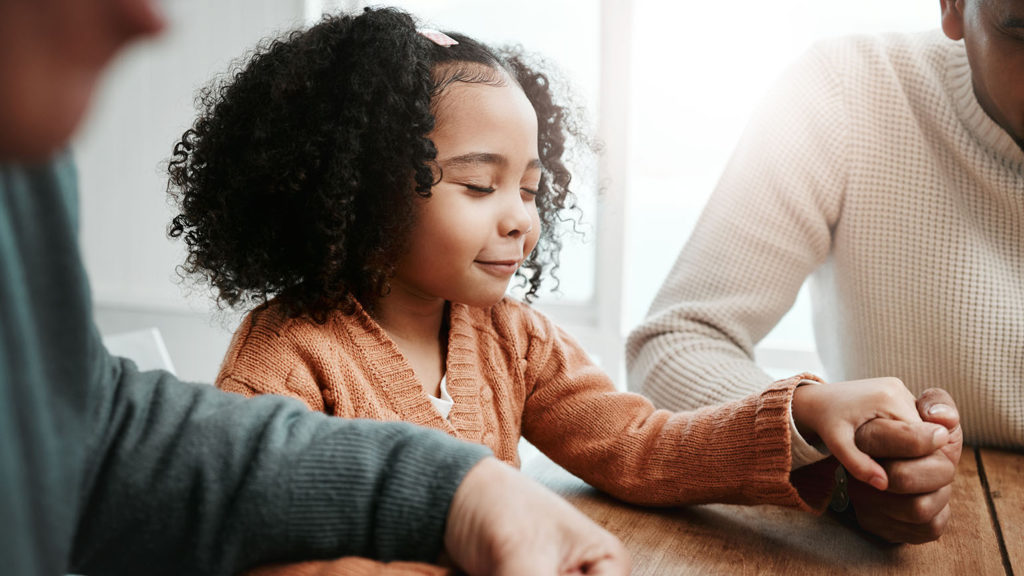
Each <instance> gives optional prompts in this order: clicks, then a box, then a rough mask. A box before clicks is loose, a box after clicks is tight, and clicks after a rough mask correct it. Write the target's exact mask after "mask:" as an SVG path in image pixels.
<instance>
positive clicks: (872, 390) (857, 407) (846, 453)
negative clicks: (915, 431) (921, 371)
mask: <svg viewBox="0 0 1024 576" xmlns="http://www.w3.org/2000/svg"><path fill="white" fill-rule="evenodd" d="M875 418H888V419H891V420H899V421H902V422H907V423H920V422H921V421H922V420H921V417H920V415H918V412H917V406H916V399H915V398H914V395H913V394H911V393H910V391H909V390H907V388H906V386H904V385H903V382H901V381H900V380H899V379H898V378H869V379H866V380H852V381H848V382H838V383H834V384H809V385H805V386H800V387H798V388H797V389H796V391H795V392H794V393H793V420H794V422H796V427H797V430H798V431H799V432H800V434H801V435H802V436H803V437H804V438H805V439H807V440H808V442H813V440H814V439H815V438H820V439H821V441H822V442H824V443H825V445H826V446H828V449H829V450H830V451H831V452H832V454H833V455H835V457H836V458H837V459H838V460H839V463H840V464H842V465H843V466H844V467H845V468H846V471H847V473H849V474H850V475H851V476H853V477H854V478H856V479H858V480H860V481H861V482H864V483H866V484H870V485H871V486H873V487H874V488H876V489H878V490H885V489H887V488H888V486H889V479H888V476H887V475H886V473H885V470H884V469H883V468H882V466H881V465H880V464H878V462H875V461H874V460H873V459H872V458H871V457H870V456H868V455H867V454H865V453H864V452H862V451H861V450H860V449H858V448H857V446H856V444H855V443H854V434H856V432H857V429H858V428H860V427H861V425H863V424H864V423H865V422H868V421H869V420H874V419H875ZM934 433H935V434H936V435H945V436H948V435H949V432H948V431H947V430H946V428H945V427H943V426H941V425H938V424H936V425H935V432H934ZM945 440H946V438H936V439H935V441H936V443H939V444H941V443H944V442H945Z"/></svg>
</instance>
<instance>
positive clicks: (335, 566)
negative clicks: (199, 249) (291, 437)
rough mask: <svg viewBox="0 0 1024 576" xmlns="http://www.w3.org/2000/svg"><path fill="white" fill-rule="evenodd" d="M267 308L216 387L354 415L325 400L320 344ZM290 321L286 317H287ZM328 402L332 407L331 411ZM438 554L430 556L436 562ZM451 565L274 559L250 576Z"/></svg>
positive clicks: (399, 572) (381, 572) (245, 331)
mask: <svg viewBox="0 0 1024 576" xmlns="http://www.w3.org/2000/svg"><path fill="white" fill-rule="evenodd" d="M262 310H263V309H257V310H256V311H254V312H252V313H250V314H249V315H248V316H247V317H246V319H245V320H244V321H243V322H242V324H241V325H240V326H239V327H238V330H237V331H236V332H235V335H234V337H233V339H232V343H231V346H230V348H229V349H228V353H227V355H226V357H225V359H224V363H223V365H222V366H221V370H220V374H218V376H217V382H216V384H217V387H218V388H220V389H221V390H225V391H228V392H235V393H238V394H243V395H245V396H249V397H253V396H259V395H264V394H274V395H278V396H287V397H290V398H295V399H297V400H301V401H302V402H304V403H305V404H306V406H308V407H309V409H310V410H313V411H316V412H325V413H330V414H332V415H333V416H340V417H351V416H352V415H351V414H349V413H348V410H347V407H348V405H347V404H346V403H334V402H326V401H325V399H324V394H323V391H322V390H321V387H320V383H319V382H317V379H316V377H315V376H314V373H315V372H317V371H318V370H319V371H322V370H323V368H324V367H323V365H322V363H320V362H318V358H320V355H319V354H317V353H316V352H315V350H316V346H315V345H311V344H310V343H309V342H307V343H305V345H303V343H300V342H295V341H294V340H292V339H291V338H289V337H288V336H286V335H285V333H287V332H286V331H285V332H282V331H280V330H276V329H268V328H267V327H266V326H264V325H261V323H260V322H258V321H257V318H258V317H259V315H260V314H261V313H263V311H262ZM286 322H287V321H286ZM328 404H330V410H328V406H327V405H328ZM437 557H438V556H437V555H435V556H434V557H431V558H429V560H431V561H434V560H436V559H437ZM449 573H450V570H448V569H447V568H444V567H441V566H437V565H434V564H428V563H425V562H390V563H388V562H380V561H376V560H372V559H370V558H363V557H359V556H345V557H341V558H332V559H324V560H315V561H303V562H291V563H274V564H268V565H263V566H260V567H258V568H256V569H253V570H250V571H248V572H247V573H246V576H277V575H281V576H329V575H332V574H345V575H348V576H359V575H361V574H365V575H367V576H369V575H371V574H372V575H376V576H387V575H391V576H413V575H418V576H428V575H430V576H442V575H444V574H449Z"/></svg>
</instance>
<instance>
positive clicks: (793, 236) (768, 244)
mask: <svg viewBox="0 0 1024 576" xmlns="http://www.w3.org/2000/svg"><path fill="white" fill-rule="evenodd" d="M827 53H828V52H827V50H824V49H823V47H821V46H819V47H818V49H817V50H816V51H812V52H810V53H809V54H808V55H807V56H806V57H805V58H804V59H803V60H802V61H801V62H799V63H798V64H797V65H796V66H794V67H793V68H792V69H791V70H790V71H789V72H788V74H787V75H786V76H785V77H784V78H783V81H782V82H781V83H780V84H779V86H778V88H777V89H776V90H775V91H774V92H772V93H771V94H770V95H769V97H768V99H767V101H766V102H765V103H764V104H763V105H762V106H761V107H760V109H759V110H758V111H757V112H756V113H755V116H754V119H753V121H752V123H751V124H750V126H749V127H748V128H747V130H746V132H745V134H744V136H743V138H742V140H741V142H740V144H739V146H738V148H737V150H736V151H735V153H734V155H733V157H732V158H731V160H730V162H729V163H728V165H727V167H726V169H725V172H724V174H723V176H722V178H721V180H720V182H719V184H718V187H717V188H716V190H715V192H714V194H713V195H712V197H711V199H710V200H709V203H708V205H707V207H706V209H705V210H704V213H703V214H702V215H701V218H700V220H699V221H698V223H697V226H696V228H695V229H694V232H693V235H692V236H691V237H690V239H689V241H688V242H687V244H686V246H685V247H684V248H683V250H682V252H681V253H680V255H679V257H678V260H677V261H676V263H675V265H674V267H673V269H672V271H671V272H670V274H669V276H668V279H667V280H666V282H665V284H664V285H663V286H662V288H661V289H660V291H659V293H658V295H657V297H656V298H655V301H654V303H653V304H652V306H651V309H650V311H649V314H648V316H647V318H646V320H645V321H644V322H643V323H642V324H641V325H640V326H639V327H637V328H636V329H635V330H634V331H633V332H632V333H631V334H630V336H629V339H628V342H627V350H626V359H627V364H628V369H629V374H628V378H629V388H630V389H631V390H633V391H636V392H640V393H642V394H644V395H645V396H647V397H649V398H650V399H651V400H652V401H653V402H654V403H655V404H656V405H657V406H660V407H665V408H669V409H673V410H685V409H693V408H697V407H700V406H707V405H710V404H715V403H719V402H722V401H726V400H734V399H737V398H741V397H744V396H747V395H749V394H752V393H754V392H756V391H759V390H762V389H764V387H765V386H767V385H768V384H770V383H771V381H772V379H771V378H770V377H769V376H768V375H767V374H766V373H764V372H763V371H762V370H761V369H759V368H758V367H757V365H756V364H755V363H754V361H753V348H754V346H755V344H756V343H757V342H758V341H759V340H761V339H762V338H763V337H764V336H765V335H766V334H767V333H768V332H769V331H770V330H771V329H772V328H773V327H774V326H775V324H776V323H777V322H778V321H779V319H780V318H781V317H782V316H783V315H784V314H785V313H786V311H787V310H788V309H789V308H790V307H791V306H792V305H793V302H794V300H795V299H796V295H797V293H798V292H799V289H800V286H801V284H802V283H803V281H804V279H805V278H806V277H807V276H808V275H809V274H810V273H811V272H813V271H814V270H815V269H816V268H817V267H818V266H820V265H821V264H822V263H823V262H824V261H825V259H826V257H827V256H828V253H829V249H830V244H831V230H832V227H833V225H834V223H835V222H836V220H837V219H838V217H839V211H840V209H841V203H842V195H843V190H844V186H845V180H846V172H845V170H846V168H845V165H844V162H845V161H846V158H845V157H844V156H845V154H844V148H845V147H844V137H845V125H844V118H845V116H844V113H843V108H844V102H843V98H842V91H841V90H840V86H839V83H838V80H837V79H836V78H835V77H834V76H833V75H832V69H833V64H832V63H830V60H829V58H828V57H826V54H827Z"/></svg>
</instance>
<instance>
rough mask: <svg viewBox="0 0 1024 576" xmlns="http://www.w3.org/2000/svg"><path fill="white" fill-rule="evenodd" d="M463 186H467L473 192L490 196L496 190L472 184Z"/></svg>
mask: <svg viewBox="0 0 1024 576" xmlns="http://www.w3.org/2000/svg"><path fill="white" fill-rule="evenodd" d="M463 186H465V187H466V189H467V190H472V191H473V192H479V193H481V194H490V193H491V192H494V190H495V189H494V187H492V186H474V185H472V184H463Z"/></svg>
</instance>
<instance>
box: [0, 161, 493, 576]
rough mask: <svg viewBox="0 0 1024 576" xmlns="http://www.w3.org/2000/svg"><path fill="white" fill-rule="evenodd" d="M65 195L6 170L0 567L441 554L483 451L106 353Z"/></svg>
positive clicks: (66, 164)
mask: <svg viewBox="0 0 1024 576" xmlns="http://www.w3.org/2000/svg"><path fill="white" fill-rule="evenodd" d="M75 192H76V191H75V177H74V170H73V166H72V165H71V163H70V161H69V160H67V159H62V160H59V161H56V162H54V163H52V164H50V165H46V166H37V167H15V166H6V167H5V166H0V486H3V487H4V490H2V491H0V566H4V567H5V568H4V570H9V571H10V573H12V574H27V575H33V574H59V573H61V572H67V571H72V572H79V573H87V574H112V575H118V574H125V575H127V574H132V575H135V574H141V573H145V574H152V575H158V574H223V575H229V574H235V573H237V572H239V571H241V570H244V569H245V568H248V567H250V566H254V565H258V564H263V563H267V562H272V561H279V560H280V561H284V560H296V559H313V558H327V557H337V556H343V555H360V556H367V557H371V558H378V559H382V560H393V559H402V560H434V559H435V558H436V556H437V555H438V554H439V553H440V551H441V546H442V537H443V531H444V522H445V519H446V517H447V512H448V507H449V505H450V503H451V499H452V497H453V495H454V492H455V490H456V488H457V487H458V485H459V484H460V482H461V481H462V478H463V477H464V475H465V474H466V472H467V471H468V470H469V469H470V468H471V467H472V466H473V465H474V464H475V463H476V462H478V461H479V460H480V459H482V458H483V457H485V456H486V455H487V451H486V449H485V448H483V447H480V446H475V445H470V444H465V443H462V442H459V441H457V440H454V439H452V438H450V437H448V436H446V435H444V434H442V433H437V432H432V431H428V430H424V429H418V428H415V427H413V426H410V425H407V424H399V423H393V424H385V423H378V422H367V421H357V420H343V419H340V418H330V417H327V416H324V415H321V414H316V413H312V412H310V411H309V410H307V409H306V408H305V407H304V406H303V405H302V404H301V403H299V402H296V401H293V400H288V399H285V398H280V397H262V398H255V399H252V400H247V399H244V398H242V397H241V396H237V395H233V394H228V393H225V392H221V391H219V390H216V389H215V388H213V387H212V386H209V385H203V384H188V383H184V382H180V381H178V380H177V379H175V378H174V377H172V376H171V375H169V374H167V373H164V372H145V373H140V372H139V371H138V370H136V368H135V366H134V364H133V363H131V362H129V361H127V360H123V359H120V358H114V357H111V356H110V355H109V354H108V353H107V351H106V350H105V349H104V348H103V346H102V343H101V340H100V338H99V335H98V332H97V331H96V329H95V328H94V326H93V323H92V308H91V304H90V302H91V297H90V295H89V288H88V283H87V281H86V278H85V273H84V270H83V268H82V264H81V260H80V257H79V252H78V246H77V240H76V232H75ZM5 573H6V572H5Z"/></svg>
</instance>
